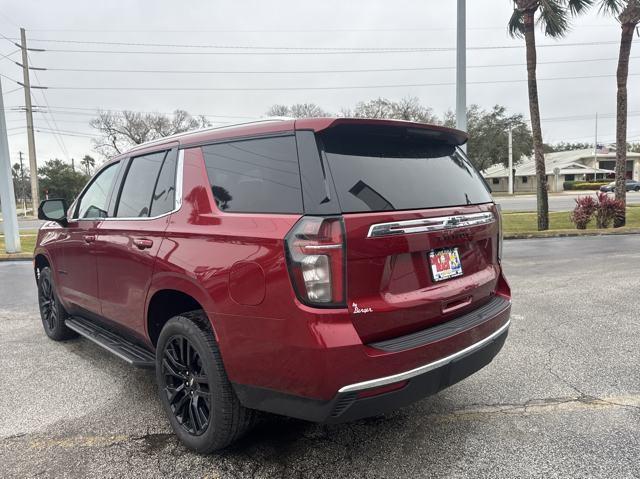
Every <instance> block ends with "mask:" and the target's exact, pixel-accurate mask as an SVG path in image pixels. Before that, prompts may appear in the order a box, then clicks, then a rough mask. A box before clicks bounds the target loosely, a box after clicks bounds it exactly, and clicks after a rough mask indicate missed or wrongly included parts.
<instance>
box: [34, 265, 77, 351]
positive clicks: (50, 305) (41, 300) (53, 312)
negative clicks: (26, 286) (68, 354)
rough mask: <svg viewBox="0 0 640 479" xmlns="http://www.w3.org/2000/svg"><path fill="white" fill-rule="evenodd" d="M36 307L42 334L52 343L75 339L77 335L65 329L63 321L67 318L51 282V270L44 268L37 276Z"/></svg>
mask: <svg viewBox="0 0 640 479" xmlns="http://www.w3.org/2000/svg"><path fill="white" fill-rule="evenodd" d="M38 306H39V308H40V318H41V319H42V326H43V327H44V332H45V333H46V334H47V336H49V337H50V338H51V339H53V340H54V341H64V340H65V339H71V338H75V337H76V336H77V334H76V333H75V332H74V331H72V330H70V329H69V328H67V327H66V326H65V324H64V320H65V319H67V317H69V315H68V314H67V312H66V311H65V309H64V307H63V306H62V304H60V300H59V299H58V295H57V294H56V288H55V285H54V282H53V274H52V273H51V268H49V267H48V266H45V267H44V268H42V269H41V270H40V274H39V275H38Z"/></svg>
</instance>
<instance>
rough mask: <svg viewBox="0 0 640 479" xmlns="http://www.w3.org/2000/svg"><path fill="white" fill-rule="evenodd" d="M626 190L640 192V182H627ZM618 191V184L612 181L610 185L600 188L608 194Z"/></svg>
mask: <svg viewBox="0 0 640 479" xmlns="http://www.w3.org/2000/svg"><path fill="white" fill-rule="evenodd" d="M625 188H626V190H627V191H640V181H636V180H627V181H626V182H625ZM615 190H616V182H615V181H612V182H611V183H609V184H608V185H603V186H601V187H600V191H602V192H605V193H608V192H612V191H615Z"/></svg>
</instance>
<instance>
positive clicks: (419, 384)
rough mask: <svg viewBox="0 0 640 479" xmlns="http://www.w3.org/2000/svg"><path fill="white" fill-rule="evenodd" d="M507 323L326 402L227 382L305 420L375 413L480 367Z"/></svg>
mask: <svg viewBox="0 0 640 479" xmlns="http://www.w3.org/2000/svg"><path fill="white" fill-rule="evenodd" d="M509 324H510V321H509V320H507V321H506V322H505V323H504V324H503V325H502V326H500V327H499V328H498V329H497V330H495V331H494V332H493V333H491V334H490V335H488V336H486V337H484V338H483V339H481V340H479V341H476V342H475V343H473V344H471V345H469V346H467V347H466V348H464V349H462V350H459V351H457V352H455V353H453V354H450V355H448V356H445V357H443V358H440V359H437V360H435V361H432V362H429V363H427V364H424V365H422V366H419V367H416V368H413V369H410V370H407V371H401V372H398V373H396V374H392V375H388V376H382V377H378V378H374V379H370V380H367V381H362V382H359V383H353V384H348V385H346V386H343V387H341V388H340V389H339V391H338V393H337V394H336V395H335V396H334V397H333V398H332V399H331V400H328V401H323V400H317V399H310V398H306V397H301V396H295V395H290V394H285V393H282V392H279V391H274V390H271V389H266V388H260V387H254V386H247V385H243V384H235V383H234V384H233V386H234V389H235V391H236V393H237V394H238V397H239V399H240V401H241V402H242V404H244V405H245V406H246V407H249V408H253V409H258V410H262V411H267V412H272V413H275V414H282V415H285V416H291V417H295V418H299V419H305V420H308V421H314V422H324V423H339V422H345V421H352V420H355V419H360V418H364V417H369V416H375V415H378V414H382V413H385V412H388V411H392V410H394V409H397V408H400V407H403V406H406V405H408V404H411V403H413V402H415V401H417V400H419V399H422V398H424V397H427V396H429V395H432V394H435V393H437V392H438V391H441V390H442V389H444V388H446V387H448V386H451V385H452V384H455V383H457V382H458V381H461V380H462V379H464V378H466V377H467V376H469V375H471V374H473V373H474V372H476V371H478V370H480V369H482V368H483V367H484V366H486V365H487V364H489V363H490V362H491V361H492V360H493V358H494V357H495V356H496V354H498V352H499V351H500V349H502V346H503V344H504V342H505V340H506V338H507V334H508V329H509ZM394 384H399V386H402V387H399V388H398V389H396V390H393V391H390V392H384V393H382V394H378V395H375V396H371V397H359V396H360V395H361V394H362V393H363V392H365V391H372V390H374V389H375V388H379V387H384V386H387V385H391V386H392V385H394Z"/></svg>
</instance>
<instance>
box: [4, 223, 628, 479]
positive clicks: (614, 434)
mask: <svg viewBox="0 0 640 479" xmlns="http://www.w3.org/2000/svg"><path fill="white" fill-rule="evenodd" d="M505 256H506V260H505V269H506V271H507V274H508V278H509V280H510V283H511V286H512V288H513V297H514V304H513V316H512V319H513V321H512V328H511V331H510V335H509V338H508V339H507V343H506V345H505V347H504V349H503V351H502V352H501V353H500V354H499V355H498V356H497V357H496V359H495V360H494V361H493V363H492V364H490V365H489V366H488V367H487V368H485V369H484V370H482V371H480V372H479V373H477V374H476V375H474V376H472V377H470V378H468V379H467V380H465V381H463V382H461V383H459V384H457V385H455V386H453V387H451V388H449V389H447V390H445V391H442V392H441V393H440V394H438V395H436V396H434V397H431V398H428V399H425V400H423V401H421V402H419V403H417V404H415V405H413V406H411V407H408V408H405V409H403V410H400V411H398V412H395V413H393V414H389V415H387V416H386V417H378V418H373V419H368V420H362V421H358V422H355V423H352V424H345V425H333V426H321V425H314V424H310V423H305V422H302V421H297V420H291V419H286V418H280V417H276V416H270V417H265V418H263V419H262V421H261V423H260V424H259V425H258V426H257V427H256V428H255V430H254V431H253V432H252V433H251V434H249V435H248V436H247V437H246V438H245V439H243V440H242V441H241V442H240V443H239V444H237V445H235V446H233V447H232V448H230V449H228V450H227V451H224V452H221V453H217V454H214V455H210V456H197V455H195V454H192V453H190V452H189V451H187V450H185V449H184V448H183V447H182V446H181V445H180V444H179V443H178V442H177V441H176V439H175V438H174V436H173V435H172V434H171V433H170V430H169V428H168V425H167V421H166V420H165V418H164V417H163V414H162V411H161V408H160V405H159V403H158V401H157V399H156V392H155V384H154V379H153V374H152V373H151V372H149V371H143V370H136V369H132V368H130V367H128V366H127V365H125V364H124V363H123V362H122V361H120V360H119V359H117V358H115V357H113V356H111V355H110V354H109V353H107V352H105V351H103V350H101V349H100V348H98V347H97V346H94V345H93V344H91V343H90V342H88V341H86V340H81V339H78V340H73V341H69V342H66V343H55V342H53V341H50V340H48V339H47V338H46V337H45V335H44V333H43V332H42V329H41V325H40V324H39V319H38V315H37V311H36V305H35V291H34V286H33V277H32V273H31V271H30V264H29V263H28V262H25V263H0V357H1V358H2V367H1V368H0V384H2V385H3V387H2V389H3V393H2V396H1V399H0V417H1V418H2V421H0V464H2V473H0V475H2V476H3V477H16V478H18V477H19V478H22V477H35V476H38V477H61V476H65V477H83V478H84V477H132V478H137V479H140V478H146V477H159V476H162V477H209V478H231V477H255V478H272V477H279V478H280V477H284V478H307V477H310V478H321V477H330V478H348V477H354V478H362V477H367V478H369V477H372V478H388V477H406V478H414V477H430V478H431V477H456V478H465V477H470V478H471V477H474V478H475V477H483V478H498V477H500V478H512V477H539V478H548V477H596V478H597V477H601V478H611V477H640V461H638V457H640V374H638V365H639V364H640V348H639V347H638V334H639V333H638V332H639V331H640V314H639V311H640V297H639V295H638V291H639V290H640V274H639V270H640V235H638V236H631V235H629V236H617V237H610V236H605V237H585V238H563V239H539V240H516V241H508V242H506V244H505Z"/></svg>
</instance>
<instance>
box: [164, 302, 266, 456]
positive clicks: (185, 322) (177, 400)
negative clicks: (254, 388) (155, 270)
mask: <svg viewBox="0 0 640 479" xmlns="http://www.w3.org/2000/svg"><path fill="white" fill-rule="evenodd" d="M207 325H208V319H207V318H206V316H205V314H204V313H203V312H202V311H196V312H192V313H186V314H182V315H179V316H175V317H173V318H171V319H170V320H169V321H168V322H167V324H166V325H165V326H164V328H163V329H162V332H161V333H160V337H159V339H158V345H157V348H156V379H157V382H158V388H159V393H160V401H161V402H162V406H163V407H164V410H165V412H166V413H167V416H168V417H169V422H170V423H171V427H172V428H173V430H174V432H175V433H176V435H177V436H178V438H179V439H180V440H181V441H182V443H183V444H184V445H185V446H186V447H188V448H189V449H192V450H194V451H196V452H199V453H203V454H206V453H209V452H212V451H215V450H217V449H222V448H224V447H226V446H228V445H229V444H231V443H232V442H234V441H235V440H236V439H238V438H240V437H241V436H242V434H244V432H245V431H246V430H247V429H249V427H250V426H251V424H252V423H253V420H254V412H253V411H252V410H250V409H246V408H245V407H243V406H242V405H241V404H240V401H239V400H238V398H237V397H236V395H235V393H234V391H233V388H232V387H231V383H230V382H229V380H228V378H227V374H226V372H225V370H224V365H223V364H222V358H221V356H220V350H219V348H218V344H217V342H216V340H215V338H214V336H213V334H212V333H211V330H210V329H209V328H208V326H207Z"/></svg>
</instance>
